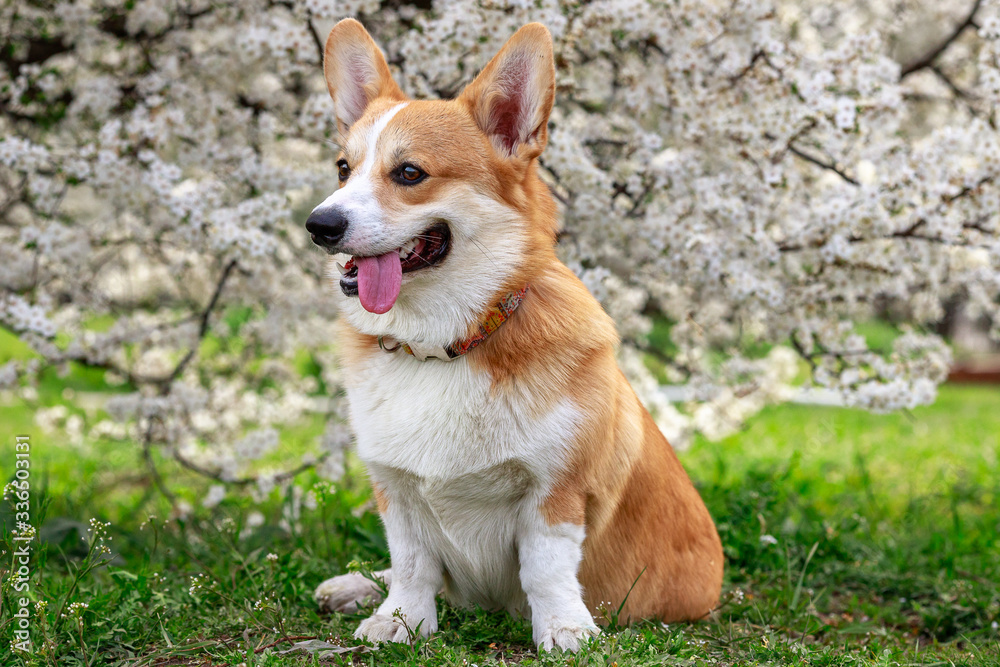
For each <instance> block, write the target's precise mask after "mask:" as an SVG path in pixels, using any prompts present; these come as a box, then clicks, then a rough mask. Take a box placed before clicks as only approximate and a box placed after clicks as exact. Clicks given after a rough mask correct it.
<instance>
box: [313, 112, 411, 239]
mask: <svg viewBox="0 0 1000 667" xmlns="http://www.w3.org/2000/svg"><path fill="white" fill-rule="evenodd" d="M407 104H409V103H408V102H400V103H399V104H397V105H396V106H394V107H393V108H391V109H389V111H387V112H386V113H385V114H384V115H382V116H381V117H380V118H379V119H378V120H377V121H375V122H374V123H373V124H372V125H371V127H369V128H368V130H367V132H366V133H365V159H364V162H362V163H361V166H360V167H359V168H356V169H355V168H353V167H352V171H353V172H354V173H352V174H351V178H350V179H349V180H348V181H347V185H345V186H344V187H342V188H340V189H339V190H337V191H336V192H334V193H333V194H332V195H330V196H329V197H327V198H326V199H324V200H323V202H322V203H320V205H319V206H317V207H316V208H315V209H313V211H314V212H315V211H322V210H324V209H327V208H332V207H334V206H336V207H338V208H340V210H341V211H342V212H343V213H344V215H346V216H347V220H348V222H349V225H348V228H347V233H346V234H345V235H344V241H343V244H342V245H343V246H345V249H351V250H353V251H354V252H352V253H351V254H363V255H375V254H381V253H383V252H388V251H390V250H392V247H391V246H390V247H386V248H383V247H380V246H379V245H378V244H379V243H383V244H384V243H386V229H385V227H386V225H385V214H384V212H383V211H382V207H381V206H379V203H378V200H377V199H375V193H374V187H373V184H372V170H373V169H374V167H375V158H376V152H377V151H376V148H377V146H378V140H379V137H380V136H382V132H383V131H384V130H385V128H386V126H387V125H388V124H389V121H391V120H392V119H393V116H395V115H396V114H397V113H399V112H400V111H402V110H403V108H404V107H405V106H406V105H407Z"/></svg>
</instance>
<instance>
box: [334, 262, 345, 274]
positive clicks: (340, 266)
mask: <svg viewBox="0 0 1000 667" xmlns="http://www.w3.org/2000/svg"><path fill="white" fill-rule="evenodd" d="M334 264H336V265H337V270H338V271H340V275H344V274H346V273H347V269H346V268H344V266H343V265H342V264H341V263H340V262H334Z"/></svg>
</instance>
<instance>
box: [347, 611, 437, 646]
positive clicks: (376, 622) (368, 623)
mask: <svg viewBox="0 0 1000 667" xmlns="http://www.w3.org/2000/svg"><path fill="white" fill-rule="evenodd" d="M404 618H405V617H404ZM428 621H429V619H426V618H425V619H424V620H423V621H420V622H418V623H417V624H415V625H409V629H407V625H404V623H403V619H401V618H399V616H398V615H397V616H388V615H386V614H381V613H375V614H372V615H371V616H370V617H368V618H366V619H365V620H363V621H361V625H359V626H358V629H357V630H355V631H354V636H355V638H357V639H367V640H368V641H370V642H373V643H375V644H379V643H381V642H408V641H410V636H411V635H413V636H417V635H419V636H421V637H427V636H428V635H430V634H431V633H433V632H434V631H435V630H437V623H436V622H434V621H430V622H428ZM407 624H409V621H407Z"/></svg>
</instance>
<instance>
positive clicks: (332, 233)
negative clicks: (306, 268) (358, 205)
mask: <svg viewBox="0 0 1000 667" xmlns="http://www.w3.org/2000/svg"><path fill="white" fill-rule="evenodd" d="M306 231H307V232H309V233H310V234H312V240H313V243H315V244H316V245H319V246H323V247H324V248H327V249H333V248H336V247H337V244H339V243H340V240H341V239H342V238H344V232H346V231H347V218H346V217H345V216H344V214H343V213H341V211H340V209H339V208H325V209H323V210H316V211H313V212H312V214H310V215H309V219H308V220H306Z"/></svg>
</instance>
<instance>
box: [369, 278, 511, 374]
mask: <svg viewBox="0 0 1000 667" xmlns="http://www.w3.org/2000/svg"><path fill="white" fill-rule="evenodd" d="M527 291H528V286H527V285H525V286H524V287H522V288H521V289H519V290H517V291H516V292H510V293H509V294H507V295H506V296H505V297H504V298H502V299H500V302H499V303H498V304H496V305H495V306H493V307H492V308H490V309H489V310H488V311H487V312H486V317H484V318H483V321H482V322H480V323H479V331H478V332H477V333H476V334H475V335H473V336H471V337H469V338H466V339H465V340H459V341H455V342H454V343H452V344H451V345H448V346H447V347H435V346H427V345H421V344H417V343H404V342H402V341H396V340H394V339H393V338H392V337H391V336H379V337H378V346H379V348H381V349H383V350H385V351H386V352H397V351H399V350H402V351H403V352H406V353H407V354H408V355H410V356H411V357H414V358H415V359H417V360H419V361H427V360H428V359H439V360H441V361H451V360H452V359H457V358H458V357H460V356H462V355H463V354H465V353H466V352H468V351H469V350H471V349H472V348H474V347H476V346H478V345H479V344H480V343H482V342H483V341H484V340H486V339H487V338H488V337H489V335H490V334H491V333H493V332H494V331H496V330H497V329H499V328H500V325H501V324H503V323H504V322H506V321H507V320H508V319H510V316H511V315H513V314H514V311H515V310H517V307H518V306H520V305H521V301H523V300H524V295H525V294H526V293H527ZM393 343H395V344H394V345H393ZM390 346H391V347H390Z"/></svg>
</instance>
